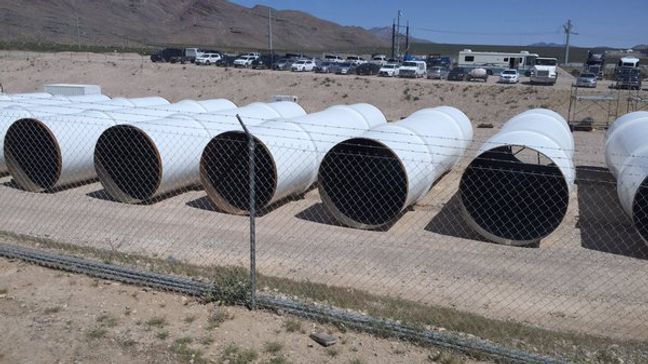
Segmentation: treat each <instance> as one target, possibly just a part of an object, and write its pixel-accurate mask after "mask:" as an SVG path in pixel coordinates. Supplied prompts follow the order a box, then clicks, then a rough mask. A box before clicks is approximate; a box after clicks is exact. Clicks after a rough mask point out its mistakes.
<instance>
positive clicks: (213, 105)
mask: <svg viewBox="0 0 648 364" xmlns="http://www.w3.org/2000/svg"><path fill="white" fill-rule="evenodd" d="M156 99H157V98H145V99H132V100H126V101H127V102H126V103H125V102H115V103H116V104H117V105H118V107H112V105H111V106H107V105H101V106H100V107H96V108H94V109H90V110H84V111H82V112H78V113H75V114H71V115H65V116H61V115H52V116H44V117H41V118H39V119H38V120H35V119H33V118H28V119H23V120H21V121H20V123H17V124H14V125H15V127H14V126H12V128H15V129H16V130H15V134H16V135H25V134H29V133H30V132H31V130H41V132H40V134H41V136H40V138H41V140H39V141H38V144H39V146H40V148H41V149H40V150H39V151H40V153H39V154H40V155H38V154H35V153H33V152H32V151H31V150H30V149H26V148H20V147H16V146H10V149H11V150H12V155H11V157H12V160H13V161H14V162H15V163H14V168H13V170H15V171H16V172H15V173H16V174H15V177H16V183H17V184H18V185H19V186H21V187H22V188H24V189H26V190H28V191H33V192H39V191H43V190H47V189H53V188H57V187H61V186H65V185H70V184H73V183H77V182H83V181H87V180H90V179H93V178H95V177H96V172H95V168H94V149H95V145H96V143H97V140H98V139H99V137H100V136H101V133H103V132H104V131H105V130H106V129H108V128H109V127H111V126H114V125H117V124H121V123H126V122H142V121H146V120H155V119H160V118H163V117H166V116H169V115H172V114H174V113H177V112H194V113H201V112H214V111H219V110H222V109H229V108H231V107H233V106H234V104H233V103H231V102H230V101H228V100H223V99H215V100H204V101H192V100H184V101H180V102H178V103H175V104H168V102H167V101H166V100H164V99H159V100H156ZM160 100H164V102H165V103H166V104H161V102H160ZM125 105H130V106H131V107H127V108H124V106H125ZM16 141H17V142H20V140H17V139H16ZM43 156H47V158H46V159H43V158H42V157H43ZM45 161H48V164H44V163H45ZM50 162H51V163H50ZM12 173H14V172H12ZM44 176H47V178H43V177H44Z"/></svg>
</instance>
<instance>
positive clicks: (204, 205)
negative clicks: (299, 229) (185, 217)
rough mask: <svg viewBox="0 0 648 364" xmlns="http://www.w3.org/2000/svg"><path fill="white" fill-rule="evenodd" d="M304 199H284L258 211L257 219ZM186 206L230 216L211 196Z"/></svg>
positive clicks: (193, 201)
mask: <svg viewBox="0 0 648 364" xmlns="http://www.w3.org/2000/svg"><path fill="white" fill-rule="evenodd" d="M302 198H304V195H303V194H302V195H299V196H289V197H286V198H283V199H281V200H279V201H277V202H275V203H273V204H270V205H268V206H266V207H264V208H262V209H259V210H257V212H256V217H259V218H261V217H264V216H265V215H268V214H269V213H271V212H273V211H275V210H277V209H279V208H281V207H283V206H284V205H287V204H289V203H290V202H292V201H297V200H300V199H302ZM185 205H187V206H189V207H192V208H195V209H199V210H204V211H212V212H218V213H222V214H230V213H229V212H227V211H224V210H222V209H219V208H218V207H217V206H216V205H215V204H214V203H213V202H212V200H211V199H210V198H209V196H203V197H200V198H197V199H195V200H192V201H189V202H187V203H186V204H185ZM230 215H235V214H230ZM235 216H248V215H247V214H240V215H235Z"/></svg>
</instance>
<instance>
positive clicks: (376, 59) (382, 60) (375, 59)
mask: <svg viewBox="0 0 648 364" xmlns="http://www.w3.org/2000/svg"><path fill="white" fill-rule="evenodd" d="M370 62H371V63H375V64H378V65H381V66H383V65H386V64H387V56H386V55H384V54H374V55H373V56H372V57H371V61H370Z"/></svg>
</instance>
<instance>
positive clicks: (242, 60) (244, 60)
mask: <svg viewBox="0 0 648 364" xmlns="http://www.w3.org/2000/svg"><path fill="white" fill-rule="evenodd" d="M257 59H259V56H257V55H253V54H246V55H244V56H241V57H239V58H237V59H236V60H234V67H245V68H249V67H252V62H254V61H255V60H257Z"/></svg>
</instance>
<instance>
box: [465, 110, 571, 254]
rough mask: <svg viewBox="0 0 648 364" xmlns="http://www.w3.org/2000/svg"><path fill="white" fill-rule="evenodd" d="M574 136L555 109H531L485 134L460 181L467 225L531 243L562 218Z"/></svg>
mask: <svg viewBox="0 0 648 364" xmlns="http://www.w3.org/2000/svg"><path fill="white" fill-rule="evenodd" d="M573 153H574V138H573V136H572V133H571V131H570V129H569V125H568V124H567V122H566V121H565V119H563V118H562V117H561V116H560V115H559V114H557V113H555V112H553V111H550V110H546V109H533V110H529V111H526V112H523V113H521V114H519V115H517V116H515V117H513V118H512V119H510V120H509V121H508V122H507V123H506V124H504V126H503V127H502V129H501V130H500V132H499V133H497V134H496V135H494V136H493V137H491V138H490V139H488V140H487V141H486V142H485V143H484V144H483V145H482V146H481V148H480V149H479V151H478V152H477V156H476V157H475V159H473V160H472V162H471V163H470V164H469V165H468V167H467V168H466V170H465V171H464V174H463V176H462V178H461V182H460V184H459V197H460V202H461V208H462V213H463V215H464V218H465V220H466V221H467V223H468V225H470V226H471V227H472V228H473V229H474V230H475V231H477V232H478V233H479V234H480V235H482V236H483V237H485V238H486V239H488V240H491V241H493V242H496V243H501V244H507V245H518V246H521V245H530V244H534V243H537V242H539V241H540V240H541V239H543V238H544V237H546V236H548V235H549V234H551V233H552V232H553V231H554V230H555V229H556V228H557V227H558V226H559V225H560V223H561V222H562V220H563V218H564V217H565V214H566V213H567V207H568V204H569V194H570V192H571V190H572V188H573V184H574V179H575V169H574V165H573V162H572V157H573Z"/></svg>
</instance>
